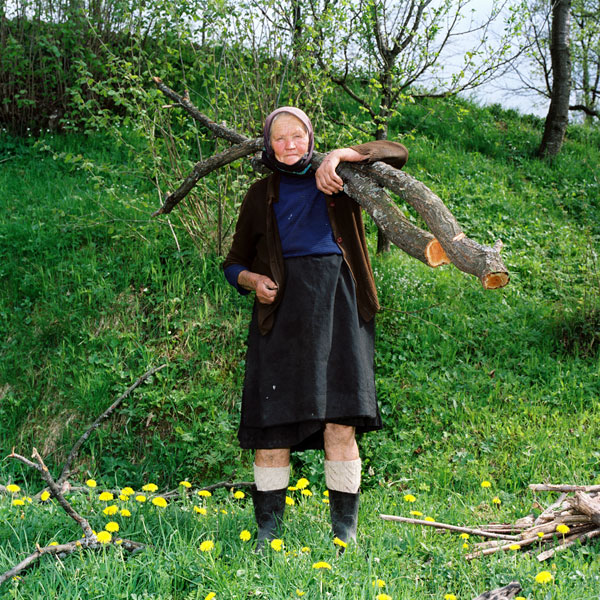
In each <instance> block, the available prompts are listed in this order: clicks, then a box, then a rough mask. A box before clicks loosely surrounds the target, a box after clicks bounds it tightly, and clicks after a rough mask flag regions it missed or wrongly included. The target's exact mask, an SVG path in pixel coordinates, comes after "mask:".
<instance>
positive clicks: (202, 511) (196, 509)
mask: <svg viewBox="0 0 600 600" xmlns="http://www.w3.org/2000/svg"><path fill="white" fill-rule="evenodd" d="M194 512H196V513H198V514H201V515H205V514H206V513H207V510H206V509H205V508H203V507H201V506H194Z"/></svg>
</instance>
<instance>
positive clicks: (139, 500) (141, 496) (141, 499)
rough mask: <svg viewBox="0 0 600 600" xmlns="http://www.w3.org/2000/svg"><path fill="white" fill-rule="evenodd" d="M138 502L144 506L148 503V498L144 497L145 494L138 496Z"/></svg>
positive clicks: (136, 498)
mask: <svg viewBox="0 0 600 600" xmlns="http://www.w3.org/2000/svg"><path fill="white" fill-rule="evenodd" d="M135 500H136V502H139V503H140V504H143V503H144V502H146V496H144V494H138V495H137V496H136V497H135Z"/></svg>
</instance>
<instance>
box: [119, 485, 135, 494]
mask: <svg viewBox="0 0 600 600" xmlns="http://www.w3.org/2000/svg"><path fill="white" fill-rule="evenodd" d="M121 494H123V496H133V495H134V494H135V492H134V491H133V489H132V488H130V487H124V488H123V489H122V490H121Z"/></svg>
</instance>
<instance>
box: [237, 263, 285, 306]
mask: <svg viewBox="0 0 600 600" xmlns="http://www.w3.org/2000/svg"><path fill="white" fill-rule="evenodd" d="M238 284H239V285H241V286H242V287H243V288H244V289H246V290H253V291H254V292H256V299H257V300H258V301H259V302H260V303H261V304H273V302H274V301H275V297H276V296H277V291H278V289H279V286H278V285H277V284H276V283H275V282H274V281H273V280H272V279H271V278H270V277H267V276H266V275H260V274H259V273H253V272H252V271H242V272H241V273H240V274H239V275H238Z"/></svg>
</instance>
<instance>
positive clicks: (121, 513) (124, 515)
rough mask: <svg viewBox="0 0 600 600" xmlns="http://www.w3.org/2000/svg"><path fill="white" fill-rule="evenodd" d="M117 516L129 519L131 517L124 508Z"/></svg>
mask: <svg viewBox="0 0 600 600" xmlns="http://www.w3.org/2000/svg"><path fill="white" fill-rule="evenodd" d="M119 514H120V515H121V516H122V517H130V516H131V513H130V512H129V511H128V510H127V509H126V508H123V509H122V510H121V512H120V513H119Z"/></svg>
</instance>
